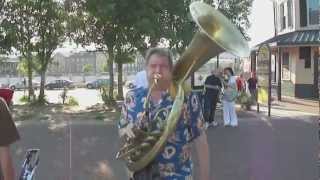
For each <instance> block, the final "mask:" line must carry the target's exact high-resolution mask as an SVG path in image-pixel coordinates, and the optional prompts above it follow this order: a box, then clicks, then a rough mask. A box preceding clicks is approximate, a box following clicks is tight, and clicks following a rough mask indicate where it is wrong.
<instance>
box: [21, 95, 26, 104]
mask: <svg viewBox="0 0 320 180" xmlns="http://www.w3.org/2000/svg"><path fill="white" fill-rule="evenodd" d="M19 101H20V102H23V103H27V102H28V96H27V95H23V96H22V97H21V98H20V99H19Z"/></svg>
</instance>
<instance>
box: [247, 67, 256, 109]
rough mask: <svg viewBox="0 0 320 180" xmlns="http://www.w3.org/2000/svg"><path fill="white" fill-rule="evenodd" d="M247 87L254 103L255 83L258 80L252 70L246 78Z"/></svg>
mask: <svg viewBox="0 0 320 180" xmlns="http://www.w3.org/2000/svg"><path fill="white" fill-rule="evenodd" d="M247 82H248V89H249V92H250V95H251V97H252V99H253V101H254V102H255V103H256V102H257V83H258V80H257V78H256V73H255V72H252V73H251V77H250V78H249V79H248V81H247Z"/></svg>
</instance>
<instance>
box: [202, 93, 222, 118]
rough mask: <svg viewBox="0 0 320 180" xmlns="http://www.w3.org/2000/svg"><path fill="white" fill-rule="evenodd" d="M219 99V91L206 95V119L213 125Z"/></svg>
mask: <svg viewBox="0 0 320 180" xmlns="http://www.w3.org/2000/svg"><path fill="white" fill-rule="evenodd" d="M218 97H219V91H209V92H206V93H205V95H204V108H203V109H204V119H205V121H206V122H208V123H212V122H213V121H214V115H215V111H216V108H217V103H218Z"/></svg>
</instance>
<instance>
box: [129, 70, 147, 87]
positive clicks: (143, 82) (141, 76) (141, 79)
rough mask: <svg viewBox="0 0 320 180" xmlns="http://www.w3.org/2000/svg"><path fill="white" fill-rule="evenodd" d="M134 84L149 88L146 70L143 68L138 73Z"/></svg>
mask: <svg viewBox="0 0 320 180" xmlns="http://www.w3.org/2000/svg"><path fill="white" fill-rule="evenodd" d="M133 84H134V86H135V87H136V88H139V87H144V88H147V87H148V80H147V73H146V70H142V71H140V72H138V73H137V74H136V76H135V78H134V82H133Z"/></svg>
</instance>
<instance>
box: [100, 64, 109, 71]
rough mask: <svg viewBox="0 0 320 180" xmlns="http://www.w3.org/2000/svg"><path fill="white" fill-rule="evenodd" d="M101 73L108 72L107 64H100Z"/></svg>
mask: <svg viewBox="0 0 320 180" xmlns="http://www.w3.org/2000/svg"><path fill="white" fill-rule="evenodd" d="M101 72H108V64H107V63H103V64H102V67H101Z"/></svg>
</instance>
